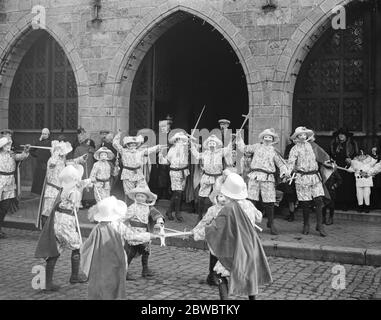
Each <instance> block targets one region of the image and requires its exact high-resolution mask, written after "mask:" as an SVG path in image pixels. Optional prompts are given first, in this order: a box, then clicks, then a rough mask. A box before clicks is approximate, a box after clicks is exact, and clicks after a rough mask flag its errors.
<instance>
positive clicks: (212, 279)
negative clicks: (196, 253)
mask: <svg viewBox="0 0 381 320" xmlns="http://www.w3.org/2000/svg"><path fill="white" fill-rule="evenodd" d="M225 170H227V169H225ZM224 172H225V171H224ZM210 201H211V202H212V203H213V204H214V205H213V206H211V207H210V208H209V209H208V211H207V212H206V213H205V215H204V216H203V218H202V219H201V221H200V222H199V223H198V224H197V225H196V226H195V227H194V228H193V230H192V233H193V238H194V240H196V241H198V240H205V227H206V226H208V225H210V224H211V223H212V221H213V220H214V219H215V218H216V217H217V215H218V213H219V212H220V211H221V209H222V208H223V206H224V205H225V204H226V201H227V200H226V198H225V196H224V195H223V194H222V193H221V191H218V190H214V191H213V192H212V193H211V195H210ZM216 263H217V258H216V257H215V256H214V255H212V254H211V253H210V257H209V274H208V277H207V278H206V282H207V283H208V284H209V285H218V277H217V273H216V272H215V271H214V270H213V269H214V266H215V265H216Z"/></svg>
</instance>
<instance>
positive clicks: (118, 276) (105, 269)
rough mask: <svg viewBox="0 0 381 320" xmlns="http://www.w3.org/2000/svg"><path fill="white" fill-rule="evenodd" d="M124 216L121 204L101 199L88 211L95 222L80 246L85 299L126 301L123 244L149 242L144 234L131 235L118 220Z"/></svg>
mask: <svg viewBox="0 0 381 320" xmlns="http://www.w3.org/2000/svg"><path fill="white" fill-rule="evenodd" d="M126 213H127V205H126V203H125V202H124V201H121V200H117V199H116V198H115V197H114V196H112V197H108V198H105V199H103V200H101V201H100V202H98V203H97V204H96V205H95V206H93V207H91V208H90V210H89V215H91V216H92V218H93V219H94V220H95V221H97V222H98V224H97V226H96V227H94V228H93V230H92V231H91V233H90V235H89V237H88V238H87V240H86V241H85V242H84V243H83V245H82V247H81V257H82V258H81V270H83V272H84V273H85V275H86V276H87V277H88V279H89V285H88V299H89V300H120V299H126V275H127V269H128V264H127V256H126V253H125V251H124V249H123V245H124V241H133V240H135V241H142V242H149V241H150V240H151V239H154V238H156V237H157V236H155V235H154V234H150V233H148V232H135V231H134V230H133V228H130V227H128V226H126V225H125V224H124V223H123V222H122V219H123V218H125V216H126Z"/></svg>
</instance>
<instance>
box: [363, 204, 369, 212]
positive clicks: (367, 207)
mask: <svg viewBox="0 0 381 320" xmlns="http://www.w3.org/2000/svg"><path fill="white" fill-rule="evenodd" d="M364 212H365V213H369V212H370V206H368V205H366V204H364Z"/></svg>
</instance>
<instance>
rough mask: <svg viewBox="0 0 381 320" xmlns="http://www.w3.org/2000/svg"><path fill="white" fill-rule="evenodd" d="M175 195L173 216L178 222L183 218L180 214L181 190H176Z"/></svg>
mask: <svg viewBox="0 0 381 320" xmlns="http://www.w3.org/2000/svg"><path fill="white" fill-rule="evenodd" d="M176 193H177V196H176V202H175V212H176V213H175V216H176V220H177V221H178V222H183V221H184V218H183V217H182V216H181V201H182V194H183V193H182V192H181V191H176Z"/></svg>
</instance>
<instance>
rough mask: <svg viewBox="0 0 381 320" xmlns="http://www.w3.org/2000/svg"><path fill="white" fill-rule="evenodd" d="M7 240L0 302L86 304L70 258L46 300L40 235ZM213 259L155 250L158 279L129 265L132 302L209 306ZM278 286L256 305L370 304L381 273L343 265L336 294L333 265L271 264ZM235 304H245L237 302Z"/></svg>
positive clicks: (0, 265)
mask: <svg viewBox="0 0 381 320" xmlns="http://www.w3.org/2000/svg"><path fill="white" fill-rule="evenodd" d="M5 232H6V233H7V235H8V239H4V240H1V242H0V300H8V299H35V300H52V299H54V300H56V299H58V300H67V299H75V300H78V299H86V298H87V285H86V284H76V285H70V284H69V282H68V280H69V277H70V252H69V251H66V252H65V253H64V254H63V255H62V256H61V258H60V259H59V260H58V263H57V267H56V272H55V281H56V282H57V283H58V284H59V285H61V286H62V288H61V290H60V291H59V292H56V293H51V294H46V293H42V292H40V291H36V290H34V289H32V286H31V281H32V278H33V276H34V274H32V267H33V266H34V265H38V264H42V262H41V261H40V260H37V259H35V258H34V257H33V255H34V250H35V246H36V241H37V239H38V232H32V231H25V230H16V229H5ZM208 262H209V253H208V252H207V251H203V250H196V249H189V248H176V247H169V246H168V247H159V246H152V255H151V259H150V265H151V267H152V269H154V271H155V272H156V277H154V278H153V279H150V280H146V279H144V278H142V277H141V276H140V272H141V265H140V259H136V260H134V261H133V262H132V264H131V269H130V270H131V271H132V273H133V274H134V275H136V276H137V280H136V281H129V282H128V283H127V296H128V299H132V300H134V299H148V300H152V299H155V300H156V299H157V300H174V299H178V300H184V299H189V300H204V299H205V300H211V299H218V289H217V287H210V286H208V285H207V284H206V283H205V278H206V275H207V269H208ZM269 263H270V267H271V270H272V274H273V279H274V282H273V283H272V284H270V285H267V286H265V287H263V288H262V290H261V292H260V294H259V295H258V297H257V298H258V299H262V300H268V299H287V300H295V299H297V300H299V299H308V300H330V299H369V298H371V297H372V295H373V294H374V293H375V292H376V290H377V287H378V285H379V284H380V281H381V268H374V267H370V266H357V265H347V264H345V265H343V266H344V267H345V273H346V278H345V280H346V288H345V289H344V290H335V289H334V288H333V287H332V280H333V277H334V276H335V274H334V273H333V271H332V267H333V266H335V264H334V263H329V262H318V261H307V260H292V259H284V258H273V257H270V258H269ZM231 298H232V299H247V297H239V296H233V297H231Z"/></svg>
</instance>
